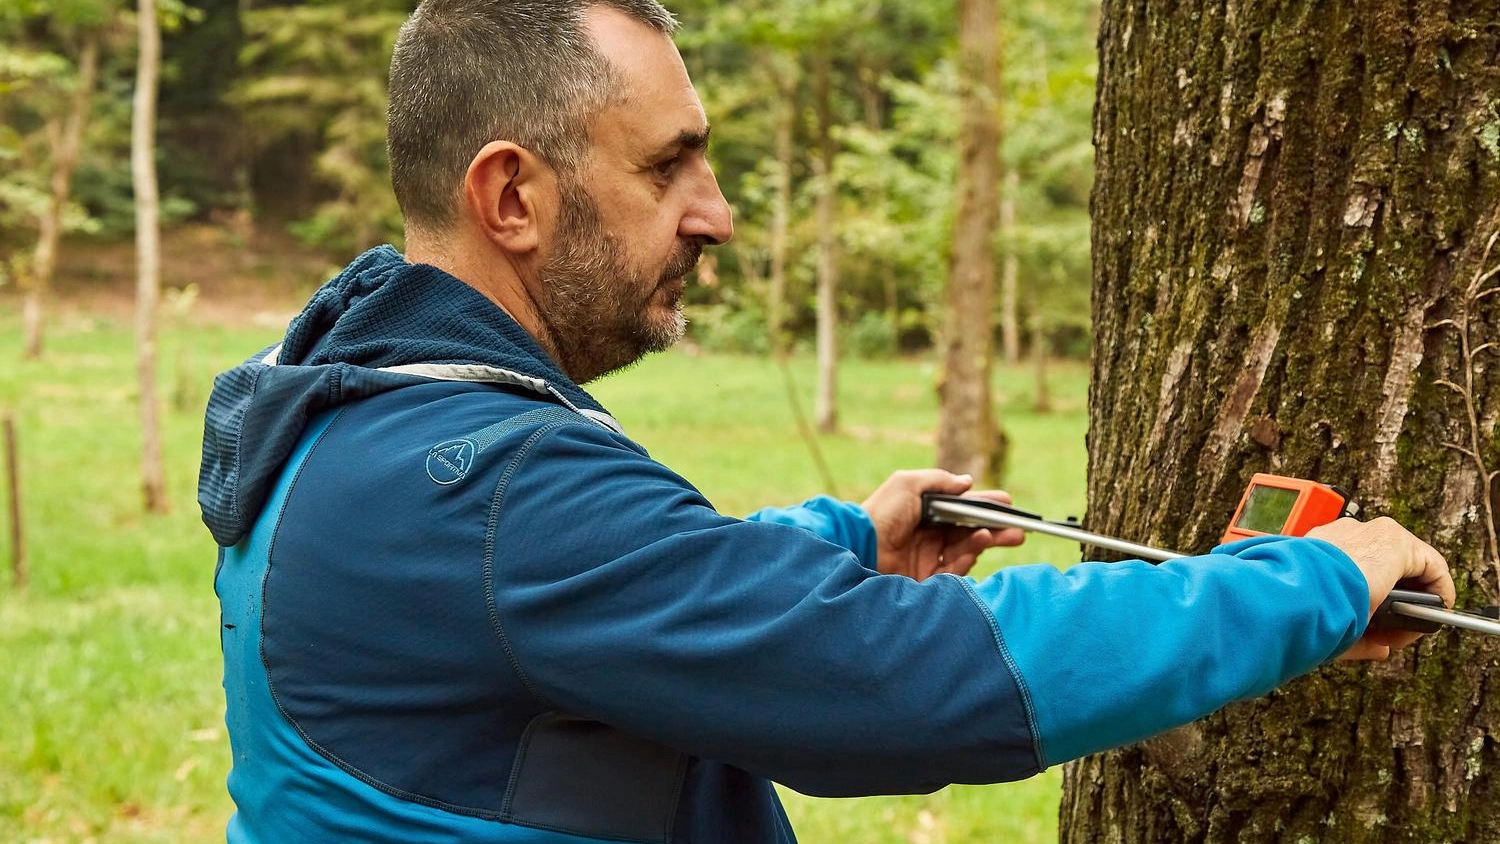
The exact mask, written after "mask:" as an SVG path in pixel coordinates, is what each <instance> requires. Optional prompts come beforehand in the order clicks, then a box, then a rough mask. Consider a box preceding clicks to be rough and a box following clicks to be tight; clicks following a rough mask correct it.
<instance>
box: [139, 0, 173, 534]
mask: <svg viewBox="0 0 1500 844" xmlns="http://www.w3.org/2000/svg"><path fill="white" fill-rule="evenodd" d="M136 15H137V27H138V33H139V41H140V54H139V55H138V56H137V58H136V75H135V102H134V105H133V107H132V110H131V118H130V172H131V179H132V182H133V183H134V185H135V247H136V300H135V307H136V310H135V344H136V377H137V383H138V385H139V390H140V402H141V431H142V435H143V450H142V456H141V489H142V491H143V493H144V495H145V502H146V510H147V511H148V512H152V513H165V512H166V511H167V490H166V481H165V480H164V474H165V473H164V470H163V468H162V450H161V420H160V405H161V403H160V401H159V399H158V398H157V389H156V307H157V301H158V299H159V298H160V292H161V291H160V287H161V230H160V224H159V219H158V210H157V209H158V204H159V203H158V197H157V182H156V87H157V78H158V76H159V75H160V71H161V28H160V26H159V24H158V23H157V20H156V0H139V2H138V4H137V7H136Z"/></svg>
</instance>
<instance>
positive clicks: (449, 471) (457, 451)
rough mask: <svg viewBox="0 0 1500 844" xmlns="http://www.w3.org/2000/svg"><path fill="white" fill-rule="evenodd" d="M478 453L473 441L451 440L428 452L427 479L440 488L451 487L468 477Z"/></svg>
mask: <svg viewBox="0 0 1500 844" xmlns="http://www.w3.org/2000/svg"><path fill="white" fill-rule="evenodd" d="M476 451H477V449H476V447H475V445H474V442H473V441H472V440H467V439H465V440H449V441H447V442H445V443H440V444H438V445H435V446H433V447H432V448H431V449H430V450H428V452H427V477H429V478H431V479H432V482H433V483H435V484H438V485H440V486H451V485H452V484H456V483H458V482H459V481H461V480H463V479H464V478H465V477H467V476H468V474H469V470H470V469H471V468H473V467H474V453H475V452H476Z"/></svg>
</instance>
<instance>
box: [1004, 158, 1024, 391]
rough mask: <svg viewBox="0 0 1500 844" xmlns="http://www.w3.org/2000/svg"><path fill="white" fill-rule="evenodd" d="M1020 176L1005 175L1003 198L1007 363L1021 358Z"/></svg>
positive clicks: (1016, 361)
mask: <svg viewBox="0 0 1500 844" xmlns="http://www.w3.org/2000/svg"><path fill="white" fill-rule="evenodd" d="M1020 189H1021V178H1020V175H1019V174H1017V173H1016V171H1015V170H1011V171H1010V172H1008V173H1006V174H1005V192H1004V193H1003V194H1002V195H1001V197H1000V232H1001V234H1002V235H1003V236H1004V237H1005V239H1006V246H1005V255H1004V257H1003V258H1002V259H1001V261H1000V350H1001V352H1002V353H1003V354H1004V355H1005V362H1006V363H1008V364H1011V365H1012V366H1014V365H1015V364H1017V363H1019V362H1020V361H1021V319H1020V312H1021V290H1020V284H1019V282H1020V274H1021V262H1020V261H1019V260H1017V259H1016V246H1015V235H1016V192H1017V191H1019V190H1020Z"/></svg>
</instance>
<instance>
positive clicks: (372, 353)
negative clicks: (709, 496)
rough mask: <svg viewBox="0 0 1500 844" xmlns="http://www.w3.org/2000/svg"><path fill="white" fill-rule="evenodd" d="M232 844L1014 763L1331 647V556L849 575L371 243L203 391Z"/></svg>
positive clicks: (544, 835) (998, 775) (566, 832)
mask: <svg viewBox="0 0 1500 844" xmlns="http://www.w3.org/2000/svg"><path fill="white" fill-rule="evenodd" d="M199 499H200V503H201V505H202V508H203V514H204V521H205V522H206V523H207V525H208V526H209V528H210V530H211V531H212V532H213V534H214V537H215V539H216V540H217V541H218V543H219V544H220V546H222V548H221V552H220V561H219V568H218V572H217V575H216V578H215V588H216V591H217V592H218V595H219V598H220V601H221V607H222V615H223V625H222V630H221V636H222V643H223V649H224V663H225V675H224V687H225V694H226V698H227V718H226V720H227V722H228V726H229V733H230V739H231V742H232V745H233V752H234V767H233V771H232V773H231V774H230V779H229V788H230V792H231V795H232V796H233V798H234V800H235V803H236V807H237V812H236V814H235V816H234V817H233V819H232V820H231V822H230V825H229V831H228V837H229V840H230V841H234V842H277V843H278V844H280V842H296V841H318V842H328V841H356V840H357V841H369V842H413V841H434V842H435V841H455V842H456V841H468V842H486V841H488V842H591V841H633V842H635V841H639V842H700V841H716V842H721V841H722V842H761V841H792V840H793V836H792V832H791V829H790V827H789V826H788V824H787V821H786V817H785V815H784V813H783V812H782V810H781V806H780V803H779V802H778V800H777V797H776V794H775V791H774V789H773V788H772V786H771V783H772V782H779V783H783V784H785V785H787V786H790V787H791V788H794V789H797V790H799V791H802V792H805V793H808V794H816V795H866V794H884V793H916V792H927V791H932V790H935V789H938V788H942V787H943V786H945V785H947V784H949V783H956V782H962V783H988V782H997V781H1004V780H1013V779H1018V778H1022V777H1027V776H1030V775H1032V774H1035V773H1037V772H1038V771H1041V770H1042V769H1044V768H1046V767H1047V766H1049V765H1053V764H1057V763H1060V762H1063V761H1066V760H1068V759H1072V758H1075V757H1078V756H1081V755H1084V754H1087V753H1090V752H1093V751H1097V750H1100V749H1104V748H1107V747H1112V746H1116V745H1121V744H1125V743H1129V742H1132V741H1135V740H1138V739H1141V738H1144V737H1146V736H1149V735H1152V734H1153V733H1156V732H1159V731H1161V730H1164V729H1167V728H1170V727H1172V726H1175V725H1178V724H1182V723H1185V722H1188V721H1191V720H1193V719H1195V718H1198V717H1201V716H1203V715H1205V714H1207V713H1209V712H1212V711H1213V710H1215V709H1217V708H1219V707H1221V706H1223V705H1224V704H1226V703H1228V702H1229V701H1232V700H1235V699H1238V698H1245V697H1251V696H1255V695H1259V694H1262V693H1264V692H1266V691H1268V690H1270V689H1271V688H1273V687H1275V686H1276V685H1278V684H1280V683H1282V682H1284V681H1286V680H1288V679H1290V678H1291V677H1293V676H1296V675H1298V674H1300V673H1303V672H1305V671H1308V670H1310V669H1312V668H1313V667H1315V666H1317V665H1319V664H1320V663H1322V662H1324V661H1326V660H1328V659H1330V658H1331V657H1333V656H1334V655H1336V654H1338V653H1339V652H1340V651H1342V650H1343V649H1345V648H1347V647H1348V646H1349V645H1351V644H1352V643H1353V642H1354V641H1355V639H1357V638H1358V637H1359V636H1360V635H1361V634H1362V632H1363V630H1364V626H1365V623H1366V616H1367V612H1368V606H1369V603H1368V595H1367V592H1366V587H1365V584H1364V580H1363V578H1362V577H1361V575H1360V574H1359V572H1358V570H1357V569H1356V568H1355V567H1354V566H1353V564H1352V563H1351V562H1350V561H1349V559H1348V558H1347V557H1346V556H1344V555H1343V554H1342V553H1341V552H1340V551H1338V550H1337V549H1335V548H1333V547H1332V546H1330V545H1327V544H1324V543H1320V542H1316V541H1311V540H1285V539H1271V540H1264V539H1263V540H1252V541H1248V542H1244V543H1239V544H1237V545H1233V546H1229V547H1226V548H1222V549H1218V551H1217V553H1215V554H1211V555H1207V556H1203V557H1194V558H1188V559H1184V560H1179V561H1175V562H1171V563H1166V564H1164V565H1160V566H1150V565H1146V564H1144V563H1116V564H1108V565H1105V564H1094V563H1088V564H1083V565H1079V566H1075V567H1073V568H1071V569H1069V570H1068V571H1066V572H1063V571H1058V570H1056V569H1054V568H1051V567H1048V566H1033V567H1023V568H1012V569H1007V570H1005V571H1002V572H1000V573H998V574H996V575H994V576H993V577H991V578H989V579H987V580H985V581H983V582H979V583H976V582H974V581H971V580H969V579H967V578H959V577H952V576H947V575H943V576H938V577H934V578H931V579H929V580H927V581H924V582H922V583H917V582H914V581H912V580H910V579H907V578H904V577H898V576H882V575H879V574H877V572H876V571H875V564H876V560H875V536H874V531H873V528H872V526H871V524H870V521H869V519H868V517H867V516H866V515H865V514H864V512H863V511H862V510H860V509H859V508H858V507H857V506H855V505H852V504H849V503H845V502H839V501H834V500H831V499H828V498H818V499H814V500H813V501H810V502H807V503H806V504H803V505H801V506H798V507H791V508H785V509H779V510H766V511H762V512H760V513H758V514H756V515H754V516H752V517H751V518H749V519H745V520H741V519H735V518H730V517H728V516H724V515H721V514H719V513H718V512H717V511H716V510H715V509H714V508H713V506H712V505H711V504H710V503H709V502H708V501H707V500H705V499H704V497H703V496H702V495H701V494H700V493H699V492H698V491H697V490H696V489H694V488H693V486H692V485H691V484H690V483H688V482H687V481H686V480H684V479H683V478H682V477H680V476H678V475H677V474H675V473H674V472H672V471H671V470H670V469H668V468H667V467H665V466H663V465H661V464H660V463H657V462H656V461H654V460H652V459H651V458H650V456H649V455H647V453H646V452H645V451H644V450H643V449H642V448H641V447H640V446H638V445H637V444H635V443H634V442H632V441H631V440H630V439H629V438H627V437H626V436H625V435H624V433H622V432H621V430H620V428H619V426H618V425H617V424H616V423H615V422H614V420H613V419H612V418H611V417H610V416H609V415H608V413H607V412H606V411H605V409H604V408H603V407H601V406H600V405H599V403H598V402H596V401H595V400H594V399H593V398H592V397H590V396H589V395H588V393H586V392H585V391H584V390H582V389H581V388H579V387H578V386H577V385H576V384H573V383H572V382H571V381H569V380H568V378H567V377H566V376H565V375H564V374H563V373H562V372H561V371H559V370H558V369H557V367H556V366H555V365H554V364H553V363H552V361H550V360H549V359H548V357H547V356H546V354H544V353H543V351H542V350H541V349H540V348H539V347H538V346H537V345H536V343H535V342H534V341H533V340H532V339H531V338H530V337H529V336H528V335H527V334H526V333H525V332H524V331H523V330H521V329H520V328H519V326H517V325H516V324H515V323H514V322H513V321H511V320H510V318H509V317H508V316H506V314H504V313H503V312H502V311H500V310H499V309H497V308H495V307H494V306H493V305H492V304H491V303H490V302H489V301H488V300H486V299H485V298H484V297H482V296H480V295H479V294H478V293H476V292H475V291H474V290H473V289H471V288H469V287H468V286H467V285H465V284H463V283H462V282H460V281H458V280H457V279H454V278H452V277H451V276H448V275H446V274H444V273H443V272H441V271H439V270H437V269H434V268H432V267H427V266H421V265H415V266H414V265H409V264H407V263H405V262H404V261H403V260H402V258H401V256H400V255H398V254H397V253H396V252H395V251H394V250H392V249H390V248H389V247H383V248H380V249H375V250H372V251H370V252H368V253H366V254H365V255H363V256H361V257H360V258H359V259H358V260H357V261H356V262H354V263H353V264H352V265H351V266H350V267H349V268H348V269H346V270H345V271H344V272H343V273H342V274H341V275H340V276H338V277H337V278H335V279H334V280H333V281H331V282H330V283H329V284H328V285H326V286H324V287H323V288H322V289H321V290H319V291H318V293H317V294H316V295H315V296H314V297H313V299H312V301H311V302H310V303H309V304H308V306H307V308H306V310H304V311H303V313H302V314H301V315H300V316H299V317H298V318H297V319H296V320H295V321H294V322H293V323H292V324H291V326H290V327H289V329H288V331H287V334H286V337H285V339H284V341H283V342H282V344H281V345H280V346H278V347H276V348H274V349H272V350H268V351H267V352H263V353H261V354H259V355H257V356H256V357H255V358H253V359H252V360H250V361H249V362H247V363H246V364H244V365H242V366H240V367H237V368H236V369H234V370H231V371H229V372H227V373H225V374H223V375H222V376H220V377H219V379H218V380H217V382H216V385H215V389H214V394H213V397H212V399H211V401H210V406H209V411H208V419H207V430H206V436H205V442H204V459H203V470H202V474H201V480H200V495H199Z"/></svg>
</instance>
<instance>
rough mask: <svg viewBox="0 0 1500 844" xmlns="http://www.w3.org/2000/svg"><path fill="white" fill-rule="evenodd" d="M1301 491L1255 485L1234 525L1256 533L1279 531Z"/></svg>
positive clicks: (1284, 525)
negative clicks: (1243, 510)
mask: <svg viewBox="0 0 1500 844" xmlns="http://www.w3.org/2000/svg"><path fill="white" fill-rule="evenodd" d="M1301 497H1302V493H1301V492H1299V491H1297V490H1295V489H1282V488H1281V487H1274V486H1260V485H1256V486H1255V487H1254V488H1252V489H1251V490H1250V499H1249V500H1248V501H1246V502H1245V512H1243V513H1241V514H1240V520H1239V521H1238V522H1235V524H1234V526H1235V527H1237V528H1240V529H1242V530H1250V531H1255V532H1256V533H1280V532H1281V529H1282V528H1284V527H1286V520H1287V519H1288V518H1290V517H1291V515H1292V507H1293V506H1294V505H1296V503H1297V499H1298V498H1301Z"/></svg>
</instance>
